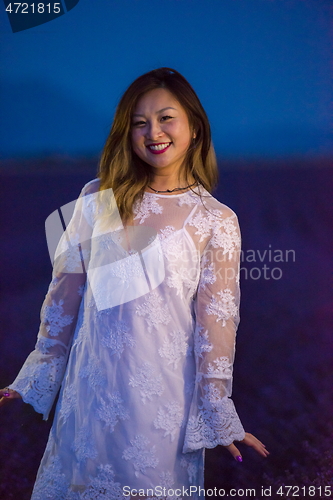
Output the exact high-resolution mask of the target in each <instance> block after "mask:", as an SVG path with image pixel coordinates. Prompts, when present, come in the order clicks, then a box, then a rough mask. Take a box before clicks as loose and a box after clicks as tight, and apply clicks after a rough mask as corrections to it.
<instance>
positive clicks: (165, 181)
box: [148, 175, 195, 192]
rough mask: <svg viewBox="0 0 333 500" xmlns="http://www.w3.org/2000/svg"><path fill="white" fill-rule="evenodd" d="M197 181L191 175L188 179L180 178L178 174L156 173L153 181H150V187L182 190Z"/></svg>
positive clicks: (164, 189)
mask: <svg viewBox="0 0 333 500" xmlns="http://www.w3.org/2000/svg"><path fill="white" fill-rule="evenodd" d="M193 183H195V179H194V178H193V177H192V176H190V177H189V179H188V180H186V179H184V178H179V177H178V176H176V175H170V176H169V175H155V176H154V177H153V179H152V181H151V182H150V183H149V186H148V187H149V188H150V190H151V191H153V192H156V191H164V192H167V191H173V190H174V191H175V192H178V191H181V190H182V189H184V191H185V190H186V189H188V188H189V186H192V184H193Z"/></svg>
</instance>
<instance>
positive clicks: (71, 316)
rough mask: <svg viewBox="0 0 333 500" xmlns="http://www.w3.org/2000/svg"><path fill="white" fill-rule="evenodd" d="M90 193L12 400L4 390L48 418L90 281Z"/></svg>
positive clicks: (63, 248) (63, 247)
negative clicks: (87, 203)
mask: <svg viewBox="0 0 333 500" xmlns="http://www.w3.org/2000/svg"><path fill="white" fill-rule="evenodd" d="M85 194H88V192H87V190H85V188H84V189H83V190H82V192H81V195H80V198H79V200H78V201H77V203H76V206H75V210H74V214H73V217H72V219H71V221H70V223H69V224H68V227H67V229H66V231H65V233H64V234H63V236H62V238H61V239H60V242H59V245H58V248H57V251H56V259H55V262H54V267H53V275H52V281H51V284H50V286H49V289H48V292H47V295H46V297H45V300H44V303H43V305H42V309H41V323H40V328H39V332H38V336H37V343H36V345H35V349H34V351H32V352H31V353H30V354H29V356H28V358H27V359H26V361H25V363H24V365H23V366H22V368H21V370H20V372H19V374H18V375H17V377H16V379H15V380H14V382H13V383H12V384H11V385H10V386H9V389H10V391H9V392H8V391H7V393H8V394H9V396H6V395H5V394H6V393H4V391H1V392H2V394H1V395H4V396H5V398H6V397H8V398H13V397H18V395H20V396H21V397H22V399H23V400H24V401H25V402H26V403H30V404H31V405H32V406H33V407H34V409H35V410H36V411H37V412H39V413H42V414H43V417H44V420H46V419H47V418H48V415H49V412H50V410H51V408H52V405H53V402H54V399H55V397H56V395H57V392H58V390H59V387H60V384H61V382H62V378H63V375H64V372H65V368H66V363H67V358H68V354H69V351H70V347H71V342H72V337H73V333H74V330H75V325H76V320H77V316H78V312H79V307H80V303H81V299H82V294H83V289H84V285H85V281H86V274H85V269H86V268H87V262H88V259H89V245H90V235H91V225H90V224H88V222H87V220H86V218H85V216H84V210H83V207H84V203H83V202H82V201H83V196H84V195H85ZM79 242H80V245H78V243H79ZM13 391H15V392H13ZM3 401H4V400H2V402H3Z"/></svg>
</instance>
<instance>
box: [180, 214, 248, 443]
mask: <svg viewBox="0 0 333 500" xmlns="http://www.w3.org/2000/svg"><path fill="white" fill-rule="evenodd" d="M214 219H215V220H214V224H213V227H212V234H211V236H210V239H209V241H208V243H207V245H206V247H205V250H204V252H203V255H202V259H201V277H200V281H199V285H198V291H197V295H196V298H195V304H194V306H195V307H194V310H195V318H196V329H195V334H194V335H195V339H194V340H195V358H196V381H195V389H194V394H193V400H192V405H191V409H190V414H189V420H188V424H187V429H186V437H185V445H184V450H183V451H184V452H188V451H194V450H196V449H199V448H202V447H205V448H214V447H215V446H217V445H218V444H221V445H224V446H228V445H230V444H231V443H233V441H234V440H243V439H244V438H245V432H244V429H243V426H242V424H241V422H240V420H239V417H238V415H237V412H236V410H235V407H234V404H233V401H232V400H231V399H230V396H231V391H232V370H233V361H234V353H235V338H236V330H237V326H238V323H239V313H238V308H239V258H240V232H239V227H238V222H237V218H236V216H235V214H233V212H231V211H230V210H229V209H227V207H226V213H225V211H223V212H220V214H219V215H217V213H216V212H215V217H214Z"/></svg>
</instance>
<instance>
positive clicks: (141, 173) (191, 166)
mask: <svg viewBox="0 0 333 500" xmlns="http://www.w3.org/2000/svg"><path fill="white" fill-rule="evenodd" d="M157 88H164V89H166V90H168V91H169V92H171V93H172V94H173V95H174V97H175V98H176V99H177V101H178V102H179V103H180V104H181V106H182V107H183V108H184V110H185V111H186V114H187V116H188V120H189V125H190V127H191V129H192V130H195V133H196V137H195V139H194V140H193V142H192V144H191V146H190V147H189V149H188V151H187V154H186V158H185V161H184V178H185V180H186V181H188V179H189V178H191V177H192V178H194V179H195V180H196V181H197V182H198V183H200V184H202V185H203V187H204V188H205V189H207V191H209V192H211V191H212V189H213V188H214V187H215V185H216V183H217V173H218V171H217V163H216V157H215V152H214V148H213V145H212V142H211V133H210V125H209V121H208V118H207V115H206V113H205V110H204V109H203V107H202V105H201V103H200V101H199V98H198V96H197V95H196V93H195V91H194V90H193V88H192V87H191V85H190V84H189V83H188V81H187V80H186V79H185V78H184V77H183V76H182V75H181V74H180V73H178V71H175V70H174V69H171V68H159V69H155V70H153V71H149V72H148V73H145V74H144V75H142V76H139V78H137V79H136V80H134V82H133V83H132V84H131V85H130V86H129V87H128V89H127V90H126V91H125V93H124V94H123V96H122V98H121V99H120V101H119V104H118V106H117V109H116V113H115V116H114V121H113V124H112V127H111V131H110V134H109V136H108V138H107V140H106V143H105V146H104V149H103V151H102V155H101V159H100V164H99V172H98V177H99V178H100V180H101V184H100V190H104V189H109V188H112V190H113V193H114V196H115V201H116V203H117V207H118V209H119V212H120V215H121V217H122V219H123V220H126V219H129V218H130V217H131V215H132V209H133V204H134V202H135V201H136V200H140V199H142V196H143V194H144V191H145V189H146V188H147V186H148V184H149V183H150V182H151V181H152V169H151V167H150V165H148V164H147V163H146V162H144V161H143V160H141V159H140V158H139V157H138V156H137V155H136V154H135V153H134V151H133V149H132V144H131V137H130V132H131V119H132V114H133V112H134V109H135V107H136V105H137V103H138V101H139V99H140V98H141V97H142V96H143V95H144V94H146V93H147V92H149V91H151V90H154V89H157Z"/></svg>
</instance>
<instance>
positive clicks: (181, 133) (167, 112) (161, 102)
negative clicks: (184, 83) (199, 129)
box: [131, 88, 195, 176]
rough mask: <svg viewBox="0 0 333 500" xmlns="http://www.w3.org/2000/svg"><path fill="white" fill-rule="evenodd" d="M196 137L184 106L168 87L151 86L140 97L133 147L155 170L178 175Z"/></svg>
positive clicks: (134, 116) (135, 111)
mask: <svg viewBox="0 0 333 500" xmlns="http://www.w3.org/2000/svg"><path fill="white" fill-rule="evenodd" d="M193 137H195V134H194V133H193V132H192V131H191V129H190V125H189V121H188V118H187V114H186V111H185V109H184V108H183V107H182V106H181V104H180V103H179V102H178V101H177V99H176V98H175V97H174V95H173V94H172V93H171V92H169V91H168V90H166V89H164V88H158V89H154V90H151V91H150V92H147V93H146V94H144V95H143V96H142V97H141V99H140V100H139V101H138V103H137V105H136V107H135V109H134V113H133V116H132V125H131V141H132V147H133V150H134V152H135V153H136V154H137V155H138V156H139V158H141V160H143V161H145V162H146V163H148V164H149V165H151V166H152V167H153V172H154V173H155V174H162V173H163V174H165V175H171V176H173V175H174V174H177V175H178V172H179V171H180V167H181V165H182V163H183V161H184V158H185V156H186V152H187V150H188V148H189V146H190V144H191V141H192V138H193Z"/></svg>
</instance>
